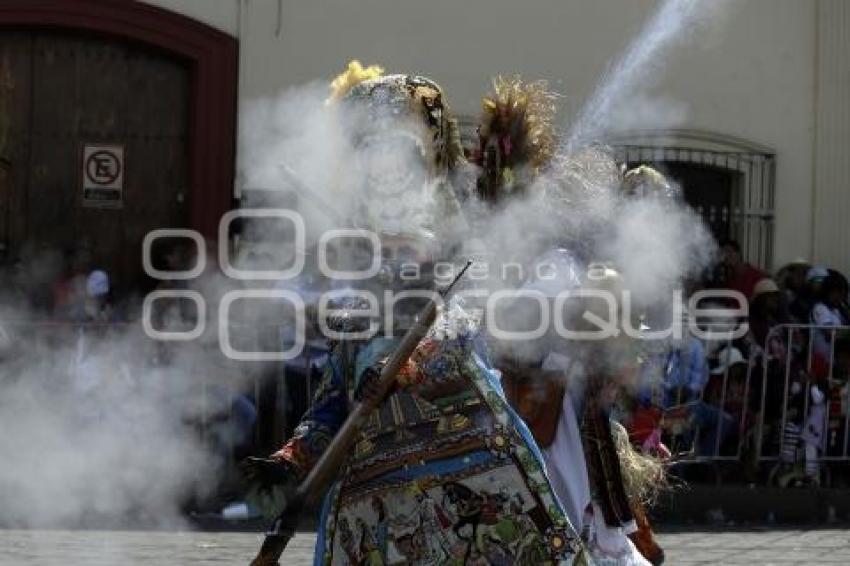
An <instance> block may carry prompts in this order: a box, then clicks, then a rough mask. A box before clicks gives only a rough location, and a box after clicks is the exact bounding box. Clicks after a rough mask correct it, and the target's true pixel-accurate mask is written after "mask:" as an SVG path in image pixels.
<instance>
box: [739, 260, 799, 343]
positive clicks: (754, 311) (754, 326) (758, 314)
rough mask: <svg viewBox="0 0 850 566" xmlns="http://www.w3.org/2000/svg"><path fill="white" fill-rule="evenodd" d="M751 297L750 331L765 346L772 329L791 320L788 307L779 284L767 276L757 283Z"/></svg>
mask: <svg viewBox="0 0 850 566" xmlns="http://www.w3.org/2000/svg"><path fill="white" fill-rule="evenodd" d="M749 299H750V317H749V323H750V332H751V333H752V337H753V339H754V340H755V342H756V344H758V345H759V346H764V343H765V340H766V339H767V336H768V333H769V332H770V329H771V328H773V327H774V326H777V325H779V324H786V323H788V322H790V317H789V315H788V309H787V308H786V306H785V300H784V296H783V295H782V291H781V290H780V288H779V285H777V284H776V282H775V281H774V280H773V279H770V278H767V277H765V278H764V279H761V280H760V281H759V282H758V283H756V285H755V287H753V292H752V294H751V295H750V297H749Z"/></svg>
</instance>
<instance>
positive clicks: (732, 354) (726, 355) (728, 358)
mask: <svg viewBox="0 0 850 566" xmlns="http://www.w3.org/2000/svg"><path fill="white" fill-rule="evenodd" d="M717 361H718V362H719V363H718V364H717V367H716V368H714V369H713V370H711V375H721V374H724V373H726V368H731V367H732V366H734V365H735V364H745V363H747V360H746V358H744V356H743V354H741V350H739V349H738V348H735V347H734V346H727V347H725V348H723V349H722V350H720V352H719V353H718V354H717Z"/></svg>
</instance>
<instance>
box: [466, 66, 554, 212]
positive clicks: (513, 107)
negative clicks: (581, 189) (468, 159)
mask: <svg viewBox="0 0 850 566" xmlns="http://www.w3.org/2000/svg"><path fill="white" fill-rule="evenodd" d="M556 98H557V95H556V94H555V93H553V92H551V91H549V90H548V83H547V82H546V81H543V80H540V81H532V82H524V81H523V80H522V79H521V78H520V77H519V76H513V77H502V76H499V77H496V78H495V79H494V80H493V92H492V93H490V94H489V95H487V96H486V97H484V99H483V100H482V109H483V113H482V117H481V123H480V125H479V127H478V139H479V147H478V148H477V150H476V152H475V161H476V162H477V164H478V165H480V166H481V167H482V169H483V171H482V177H481V182H479V194H480V196H481V197H482V198H484V199H485V200H489V201H495V200H499V199H500V197H501V196H503V194H504V193H506V192H511V191H513V190H515V189H516V188H517V186H516V185H517V179H516V178H515V176H516V174H517V172H518V170H519V169H522V168H527V173H528V174H530V175H532V176H533V175H535V174H536V173H537V172H538V171H539V170H540V169H542V168H543V167H545V166H546V165H547V164H548V163H549V161H550V160H551V159H552V157H553V155H554V154H555V147H556V141H555V128H554V119H555V111H556V106H555V100H556ZM522 184H523V183H522V182H520V183H519V185H520V187H519V188H520V189H521V188H522Z"/></svg>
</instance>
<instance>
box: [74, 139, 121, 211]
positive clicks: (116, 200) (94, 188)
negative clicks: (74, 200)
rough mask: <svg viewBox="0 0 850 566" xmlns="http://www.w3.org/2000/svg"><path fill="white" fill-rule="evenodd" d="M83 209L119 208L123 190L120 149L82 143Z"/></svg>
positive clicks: (115, 146)
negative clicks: (87, 207)
mask: <svg viewBox="0 0 850 566" xmlns="http://www.w3.org/2000/svg"><path fill="white" fill-rule="evenodd" d="M82 175H83V206H92V207H108V208H119V207H121V204H122V201H123V191H124V146H123V145H120V144H88V143H87V144H84V145H83V151H82Z"/></svg>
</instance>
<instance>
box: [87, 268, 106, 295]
mask: <svg viewBox="0 0 850 566" xmlns="http://www.w3.org/2000/svg"><path fill="white" fill-rule="evenodd" d="M107 293H109V275H107V274H106V272H105V271H101V270H99V269H96V270H95V271H92V272H91V273H89V276H88V278H87V279H86V295H88V296H89V297H102V296H104V295H106V294H107Z"/></svg>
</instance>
